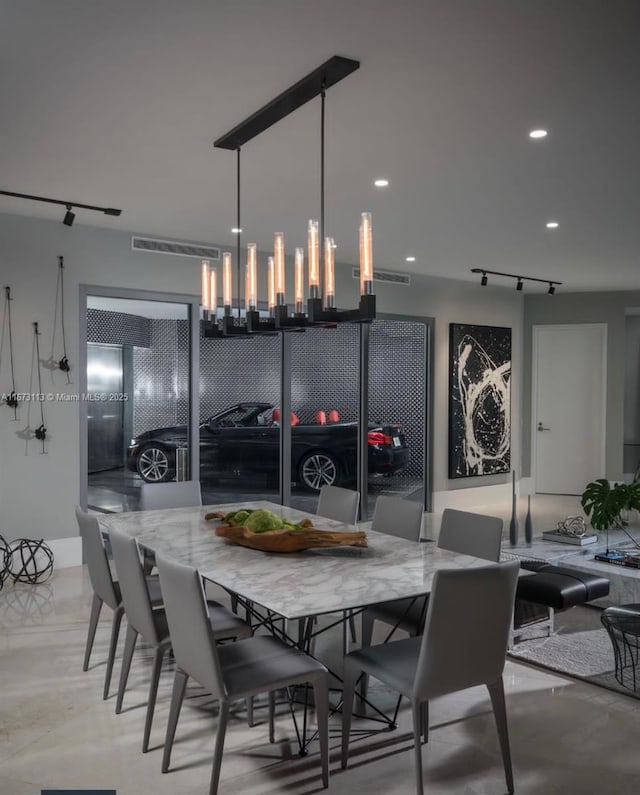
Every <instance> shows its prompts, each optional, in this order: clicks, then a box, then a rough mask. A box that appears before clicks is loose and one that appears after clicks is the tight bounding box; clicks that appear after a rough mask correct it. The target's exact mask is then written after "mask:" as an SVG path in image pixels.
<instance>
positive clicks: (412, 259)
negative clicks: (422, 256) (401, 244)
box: [407, 257, 416, 262]
mask: <svg viewBox="0 0 640 795" xmlns="http://www.w3.org/2000/svg"><path fill="white" fill-rule="evenodd" d="M415 261H416V258H415V257H407V262H415Z"/></svg>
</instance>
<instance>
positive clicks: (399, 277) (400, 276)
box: [353, 268, 411, 286]
mask: <svg viewBox="0 0 640 795" xmlns="http://www.w3.org/2000/svg"><path fill="white" fill-rule="evenodd" d="M353 278H354V279H359V278H360V268H354V269H353ZM373 281H374V282H387V284H404V285H405V286H408V285H410V284H411V276H410V275H409V274H408V273H399V272H398V271H380V270H374V271H373Z"/></svg>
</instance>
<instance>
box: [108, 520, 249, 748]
mask: <svg viewBox="0 0 640 795" xmlns="http://www.w3.org/2000/svg"><path fill="white" fill-rule="evenodd" d="M110 538H111V548H112V549H113V559H114V562H115V564H116V572H117V574H118V580H119V582H120V590H121V592H122V602H123V605H124V612H125V615H126V618H127V634H126V638H125V644H124V653H123V657H122V669H121V671H120V682H119V685H118V698H117V700H116V714H119V713H120V712H121V711H122V702H123V699H124V694H125V690H126V687H127V680H128V678H129V670H130V668H131V660H132V658H133V652H134V649H135V646H136V641H137V639H138V635H141V636H142V638H143V639H144V640H145V641H146V642H147V643H148V644H149V645H150V646H153V647H154V658H153V668H152V672H151V682H150V684H149V698H148V701H147V716H146V720H145V727H144V737H143V741H142V751H143V752H146V751H148V749H149V737H150V735H151V724H152V721H153V712H154V709H155V704H156V695H157V692H158V681H159V679H160V669H161V668H162V661H163V659H164V655H165V653H166V652H168V651H169V649H170V648H171V638H170V636H169V629H168V626H167V618H166V613H165V609H164V606H163V607H159V608H156V609H154V608H153V607H152V604H151V600H150V598H149V591H148V588H147V580H146V578H145V575H144V571H143V567H142V562H141V560H140V551H139V549H138V543H137V541H136V540H135V538H132V537H131V536H128V535H126V534H125V533H121V532H117V531H115V530H112V531H111V533H110ZM163 596H164V593H163ZM207 608H208V611H209V615H210V617H211V620H212V621H213V622H215V627H216V632H215V638H216V639H222V638H234V637H236V638H240V637H245V638H246V637H249V636H250V635H251V627H250V626H249V625H248V624H246V623H245V622H244V621H241V620H240V619H239V618H238V617H237V616H235V615H233V613H231V612H230V611H229V610H227V609H226V608H225V607H223V606H222V605H219V604H218V603H217V602H209V603H208V605H207Z"/></svg>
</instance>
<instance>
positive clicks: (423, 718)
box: [420, 701, 429, 743]
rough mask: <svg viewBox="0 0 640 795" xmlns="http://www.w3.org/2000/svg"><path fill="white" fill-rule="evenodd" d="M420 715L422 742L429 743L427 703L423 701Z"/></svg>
mask: <svg viewBox="0 0 640 795" xmlns="http://www.w3.org/2000/svg"><path fill="white" fill-rule="evenodd" d="M421 708H422V714H421V716H420V720H421V724H422V742H423V743H428V742H429V702H428V701H423V702H422V704H421Z"/></svg>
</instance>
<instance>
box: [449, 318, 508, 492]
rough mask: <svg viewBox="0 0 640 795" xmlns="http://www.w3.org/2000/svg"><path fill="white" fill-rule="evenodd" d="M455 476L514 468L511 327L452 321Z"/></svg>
mask: <svg viewBox="0 0 640 795" xmlns="http://www.w3.org/2000/svg"><path fill="white" fill-rule="evenodd" d="M449 360H450V361H449V367H450V384H449V477H450V478H469V477H476V476H478V475H495V474H497V473H499V472H509V471H510V469H511V329H510V328H501V327H498V326H471V325H466V324H463V323H451V324H450V325H449Z"/></svg>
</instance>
